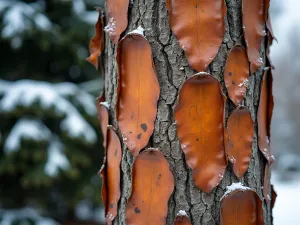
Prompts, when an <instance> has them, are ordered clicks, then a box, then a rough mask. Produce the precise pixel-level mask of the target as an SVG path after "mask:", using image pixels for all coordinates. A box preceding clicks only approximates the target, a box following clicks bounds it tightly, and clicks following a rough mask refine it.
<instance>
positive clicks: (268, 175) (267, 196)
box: [263, 164, 272, 203]
mask: <svg viewBox="0 0 300 225" xmlns="http://www.w3.org/2000/svg"><path fill="white" fill-rule="evenodd" d="M270 182H271V171H270V167H269V165H268V164H266V165H265V177H264V186H263V194H264V199H265V201H266V202H267V203H269V201H271V200H272V193H271V183H270Z"/></svg>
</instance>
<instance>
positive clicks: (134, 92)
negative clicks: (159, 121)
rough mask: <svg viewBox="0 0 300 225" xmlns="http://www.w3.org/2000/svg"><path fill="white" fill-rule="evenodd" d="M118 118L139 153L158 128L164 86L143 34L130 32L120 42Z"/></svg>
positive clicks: (125, 136)
mask: <svg viewBox="0 0 300 225" xmlns="http://www.w3.org/2000/svg"><path fill="white" fill-rule="evenodd" d="M117 63H118V73H119V79H118V97H117V105H116V111H117V120H118V122H119V127H120V130H121V132H122V135H123V141H124V143H125V144H126V145H127V147H128V148H129V150H130V151H131V153H132V154H133V155H134V156H136V155H137V154H138V153H139V151H140V150H141V149H142V148H144V147H145V146H146V145H147V144H148V141H149V138H150V136H151V135H152V132H153V129H154V121H155V118H156V111H157V101H158V98H159V93H160V87H159V83H158V80H157V75H156V71H155V68H154V64H153V59H152V53H151V48H150V44H149V42H148V41H147V40H146V39H145V38H144V37H143V36H142V35H139V34H129V35H126V36H125V37H124V38H123V39H122V40H121V41H120V43H119V45H118V52H117Z"/></svg>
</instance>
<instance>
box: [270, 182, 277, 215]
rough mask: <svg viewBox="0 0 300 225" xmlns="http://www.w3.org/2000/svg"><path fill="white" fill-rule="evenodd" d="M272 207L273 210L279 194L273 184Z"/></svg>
mask: <svg viewBox="0 0 300 225" xmlns="http://www.w3.org/2000/svg"><path fill="white" fill-rule="evenodd" d="M271 195H272V197H271V207H272V209H273V208H274V205H275V202H276V198H277V193H276V191H275V190H274V185H272V184H271Z"/></svg>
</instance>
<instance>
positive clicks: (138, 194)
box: [126, 149, 174, 225]
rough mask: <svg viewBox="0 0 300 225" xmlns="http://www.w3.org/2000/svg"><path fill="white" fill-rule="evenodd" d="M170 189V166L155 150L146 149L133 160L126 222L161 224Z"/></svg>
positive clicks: (131, 224)
mask: <svg viewBox="0 0 300 225" xmlns="http://www.w3.org/2000/svg"><path fill="white" fill-rule="evenodd" d="M173 190H174V177H173V174H172V172H171V170H170V165H169V163H168V161H167V160H166V159H165V157H164V156H163V154H162V153H161V152H160V151H159V150H157V149H147V150H145V151H143V152H141V153H140V154H139V155H138V156H137V157H136V159H135V161H134V164H133V168H132V190H131V196H130V198H129V199H128V203H127V208H126V223H127V225H145V224H155V225H165V224H166V218H167V213H168V201H169V198H170V196H171V194H172V192H173Z"/></svg>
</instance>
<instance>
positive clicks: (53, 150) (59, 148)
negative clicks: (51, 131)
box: [44, 137, 70, 177]
mask: <svg viewBox="0 0 300 225" xmlns="http://www.w3.org/2000/svg"><path fill="white" fill-rule="evenodd" d="M69 168H70V163H69V160H68V159H67V157H66V156H65V155H64V154H63V144H62V143H61V141H60V139H59V138H58V137H54V138H53V140H51V141H50V146H49V147H48V159H47V163H46V165H45V168H44V171H45V173H46V174H47V175H49V176H51V177H54V176H57V174H58V172H59V169H62V170H68V169H69Z"/></svg>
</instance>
